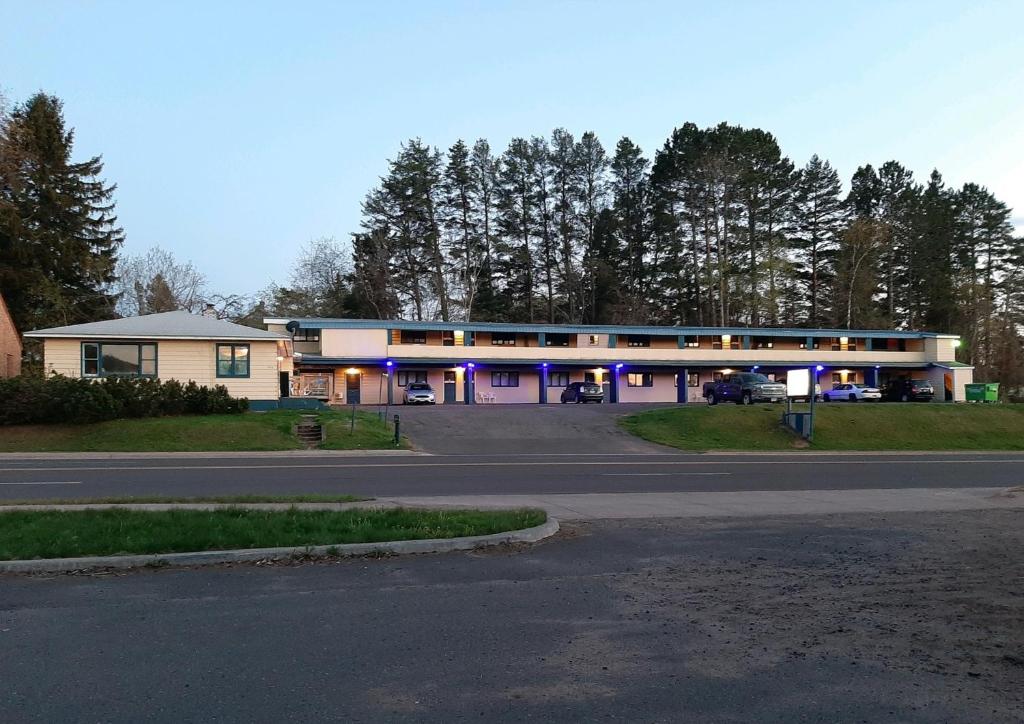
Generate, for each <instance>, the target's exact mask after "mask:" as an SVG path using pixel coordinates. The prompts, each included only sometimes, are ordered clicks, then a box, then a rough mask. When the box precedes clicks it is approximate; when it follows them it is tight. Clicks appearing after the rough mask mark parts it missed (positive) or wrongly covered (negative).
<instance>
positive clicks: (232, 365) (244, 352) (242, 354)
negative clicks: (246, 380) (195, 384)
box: [217, 344, 249, 377]
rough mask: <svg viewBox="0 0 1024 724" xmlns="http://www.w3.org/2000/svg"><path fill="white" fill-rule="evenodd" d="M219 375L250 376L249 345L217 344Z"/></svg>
mask: <svg viewBox="0 0 1024 724" xmlns="http://www.w3.org/2000/svg"><path fill="white" fill-rule="evenodd" d="M217 376H218V377H248V376H249V345H247V344H218V345H217Z"/></svg>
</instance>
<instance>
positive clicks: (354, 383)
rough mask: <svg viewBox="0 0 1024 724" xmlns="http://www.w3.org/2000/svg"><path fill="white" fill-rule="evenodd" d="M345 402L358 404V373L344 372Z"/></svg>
mask: <svg viewBox="0 0 1024 724" xmlns="http://www.w3.org/2000/svg"><path fill="white" fill-rule="evenodd" d="M345 404H348V405H358V404H359V373H358V372H346V373H345Z"/></svg>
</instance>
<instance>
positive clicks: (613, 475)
mask: <svg viewBox="0 0 1024 724" xmlns="http://www.w3.org/2000/svg"><path fill="white" fill-rule="evenodd" d="M682 475H685V476H687V477H692V476H694V475H732V473H601V477H603V478H653V477H673V478H676V477H679V476H682Z"/></svg>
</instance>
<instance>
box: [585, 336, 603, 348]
mask: <svg viewBox="0 0 1024 724" xmlns="http://www.w3.org/2000/svg"><path fill="white" fill-rule="evenodd" d="M600 343H601V335H599V334H591V335H587V344H588V345H590V346H591V347H596V346H598V345H599V344H600Z"/></svg>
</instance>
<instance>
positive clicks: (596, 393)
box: [562, 382, 604, 405]
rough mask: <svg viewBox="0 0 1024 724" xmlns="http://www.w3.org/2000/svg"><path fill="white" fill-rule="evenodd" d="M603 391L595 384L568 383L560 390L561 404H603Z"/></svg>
mask: <svg viewBox="0 0 1024 724" xmlns="http://www.w3.org/2000/svg"><path fill="white" fill-rule="evenodd" d="M603 401H604V390H603V389H602V388H601V385H599V384H597V383H596V382H570V383H569V386H568V387H566V388H565V389H564V390H562V404H563V405H564V404H565V403H566V402H584V403H586V402H603Z"/></svg>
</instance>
